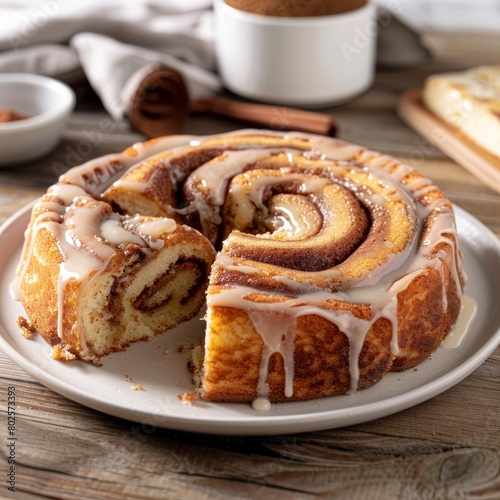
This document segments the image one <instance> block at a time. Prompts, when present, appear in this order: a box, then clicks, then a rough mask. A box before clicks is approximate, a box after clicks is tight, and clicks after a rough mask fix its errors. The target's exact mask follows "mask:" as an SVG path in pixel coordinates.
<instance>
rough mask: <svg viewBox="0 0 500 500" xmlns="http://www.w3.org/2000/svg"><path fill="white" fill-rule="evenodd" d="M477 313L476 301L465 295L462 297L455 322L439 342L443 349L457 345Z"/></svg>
mask: <svg viewBox="0 0 500 500" xmlns="http://www.w3.org/2000/svg"><path fill="white" fill-rule="evenodd" d="M476 313H477V302H476V301H475V300H474V299H473V298H472V297H469V296H467V295H464V296H463V297H462V306H461V308H460V314H459V315H458V319H457V322H456V323H455V325H454V326H453V328H452V330H451V331H450V333H449V334H448V335H447V336H446V338H445V339H444V340H443V343H442V344H441V347H444V348H445V349H453V348H455V347H458V346H459V345H460V344H461V343H462V340H463V339H464V337H465V334H466V333H467V331H468V329H469V326H470V324H471V323H472V320H473V319H474V318H475V316H476Z"/></svg>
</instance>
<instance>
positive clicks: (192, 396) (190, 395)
mask: <svg viewBox="0 0 500 500" xmlns="http://www.w3.org/2000/svg"><path fill="white" fill-rule="evenodd" d="M198 397H199V395H198V393H197V392H185V393H183V394H179V395H178V396H177V399H180V400H182V402H183V403H184V404H185V405H187V406H192V405H193V403H194V402H195V401H196V400H197V399H198Z"/></svg>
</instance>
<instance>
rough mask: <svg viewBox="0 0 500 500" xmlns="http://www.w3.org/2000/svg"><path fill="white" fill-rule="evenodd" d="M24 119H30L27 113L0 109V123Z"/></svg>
mask: <svg viewBox="0 0 500 500" xmlns="http://www.w3.org/2000/svg"><path fill="white" fill-rule="evenodd" d="M26 118H30V115H28V114H27V113H22V112H21V111H16V110H14V109H10V108H0V123H8V122H17V121H19V120H25V119H26Z"/></svg>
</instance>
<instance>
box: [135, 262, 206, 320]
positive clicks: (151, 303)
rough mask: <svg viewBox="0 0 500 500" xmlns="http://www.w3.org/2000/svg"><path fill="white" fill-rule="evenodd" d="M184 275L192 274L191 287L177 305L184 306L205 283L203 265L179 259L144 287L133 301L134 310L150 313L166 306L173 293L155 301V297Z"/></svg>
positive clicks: (202, 263)
mask: <svg viewBox="0 0 500 500" xmlns="http://www.w3.org/2000/svg"><path fill="white" fill-rule="evenodd" d="M185 273H191V274H192V278H190V279H192V281H193V283H192V285H191V286H190V287H189V288H187V289H186V290H185V291H184V293H183V295H182V296H181V298H180V299H179V303H180V304H181V305H182V304H185V303H186V302H187V301H188V300H189V299H190V297H192V296H193V295H194V294H196V293H197V292H198V291H199V289H200V288H201V287H202V286H204V284H205V281H206V272H205V264H204V262H202V261H199V260H196V259H191V260H187V259H179V260H178V261H177V262H176V263H175V264H174V265H173V266H171V267H170V268H169V269H168V270H167V271H165V272H164V273H163V274H162V275H161V276H159V277H158V278H157V279H156V280H155V281H154V282H153V283H152V284H151V285H150V286H148V287H145V288H144V289H143V291H142V292H141V293H140V294H139V295H138V296H137V298H136V299H135V300H134V301H133V306H134V308H135V309H137V310H138V311H141V312H151V311H154V310H156V309H158V308H161V307H163V306H165V305H166V304H168V303H169V302H170V301H171V300H172V297H173V293H169V294H167V295H166V296H165V297H162V298H161V300H160V299H156V300H155V296H156V295H161V291H162V290H163V289H164V288H165V287H167V286H168V285H169V284H171V283H172V282H174V281H175V280H176V279H178V277H179V276H180V275H182V274H185Z"/></svg>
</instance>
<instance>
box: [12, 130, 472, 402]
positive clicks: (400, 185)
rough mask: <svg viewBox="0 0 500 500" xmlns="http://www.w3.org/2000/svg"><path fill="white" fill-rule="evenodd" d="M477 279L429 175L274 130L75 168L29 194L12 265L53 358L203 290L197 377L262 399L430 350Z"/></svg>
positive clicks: (170, 319) (194, 141)
mask: <svg viewBox="0 0 500 500" xmlns="http://www.w3.org/2000/svg"><path fill="white" fill-rule="evenodd" d="M465 281H466V277H465V275H464V273H463V270H462V267H461V252H460V249H459V247H458V238H457V232H456V226H455V218H454V212H453V208H452V205H451V203H450V201H449V200H448V199H447V198H446V196H445V195H444V194H443V192H442V191H441V190H440V189H439V188H438V187H437V186H435V185H434V184H433V183H432V182H431V181H430V180H429V179H426V178H424V177H423V176H422V175H421V174H420V173H418V172H417V171H415V170H414V169H413V168H411V167H409V166H407V165H404V164H402V163H400V162H399V161H397V160H396V159H395V158H392V157H390V156H386V155H383V154H380V153H377V152H373V151H369V150H366V149H365V148H363V147H361V146H357V145H353V144H349V143H346V142H343V141H340V140H337V139H332V138H325V137H320V136H314V135H308V134H303V133H286V134H284V133H278V132H271V131H262V130H241V131H236V132H232V133H227V134H219V135H213V136H206V137H192V136H173V137H166V138H160V139H155V140H153V141H150V142H147V143H142V144H136V145H134V146H132V147H131V148H129V149H127V150H126V151H124V152H123V153H120V154H114V155H108V156H105V157H102V158H99V159H97V160H93V161H91V162H89V163H86V164H84V165H82V166H80V167H76V168H74V169H71V170H69V171H68V172H67V173H66V174H64V175H62V176H61V177H60V179H59V181H58V182H57V183H56V184H55V185H54V186H51V187H50V188H49V190H48V191H47V194H46V195H45V196H44V197H43V198H42V199H41V200H40V201H39V202H38V203H37V204H36V205H35V207H34V209H33V215H32V217H31V221H30V224H29V227H28V230H27V232H26V238H25V245H24V248H23V254H22V258H21V262H20V264H19V267H18V284H19V296H20V300H21V302H22V304H23V306H24V309H25V311H26V315H27V318H22V319H20V325H21V326H22V327H23V328H24V329H25V330H28V331H30V332H35V331H36V332H38V333H39V334H40V335H42V337H43V338H44V339H45V340H46V341H47V342H48V343H49V344H50V345H52V346H53V357H55V358H56V359H73V358H80V359H83V360H87V361H91V362H93V363H95V364H99V360H100V358H101V357H102V356H104V355H107V354H109V353H110V352H112V351H117V350H123V349H125V348H126V347H127V346H128V345H129V344H130V343H131V342H135V341H138V340H145V339H148V338H152V337H154V336H155V335H158V334H160V333H164V332H166V331H167V330H168V329H170V328H173V327H175V326H176V325H177V324H178V323H179V322H181V321H184V320H186V319H189V318H191V317H193V316H195V315H196V314H197V313H198V312H199V310H200V308H201V307H202V306H203V305H204V304H205V303H206V307H207V312H206V316H205V320H206V331H205V338H204V340H203V341H202V342H201V344H200V346H199V347H197V348H196V349H194V351H193V356H192V362H191V368H192V370H193V378H194V383H195V387H196V394H197V395H199V396H200V397H202V398H204V399H206V400H210V401H224V402H252V401H254V402H257V404H258V402H264V406H265V404H266V403H267V401H273V402H280V401H294V400H308V399H314V398H320V397H325V396H332V395H336V394H345V393H351V392H354V391H356V390H360V389H365V388H368V387H370V386H372V385H373V384H375V383H377V382H378V381H380V380H381V379H382V378H383V377H384V376H385V375H386V374H387V373H388V372H389V371H391V370H392V371H401V370H407V369H408V368H411V367H414V366H416V365H418V364H419V363H421V362H422V361H423V360H425V359H427V358H428V357H429V356H430V355H431V354H432V353H433V352H434V351H435V350H436V349H437V348H438V347H439V346H440V344H441V343H442V341H443V339H444V338H445V337H446V336H447V334H448V333H449V332H450V330H451V329H452V327H453V325H454V323H455V322H456V320H457V317H458V315H459V312H460V308H461V302H462V297H463V288H464V285H465ZM165 335H168V332H167V333H165ZM166 362H167V360H166Z"/></svg>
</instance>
